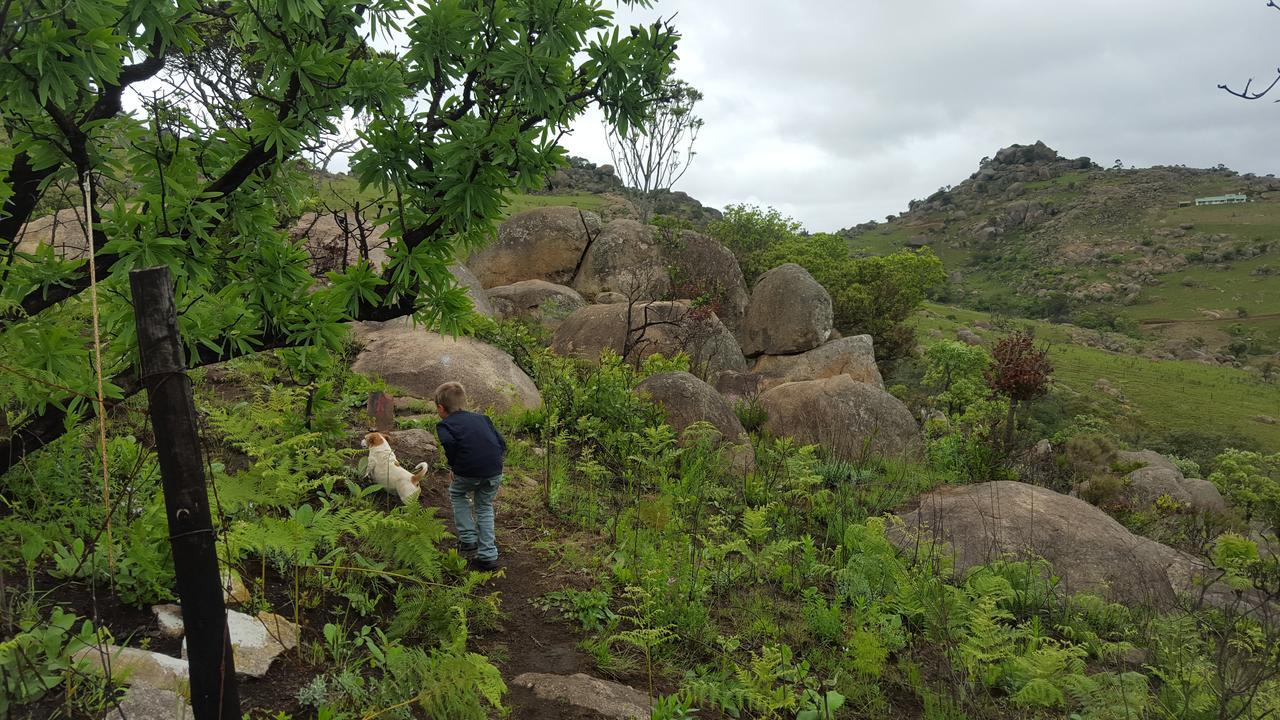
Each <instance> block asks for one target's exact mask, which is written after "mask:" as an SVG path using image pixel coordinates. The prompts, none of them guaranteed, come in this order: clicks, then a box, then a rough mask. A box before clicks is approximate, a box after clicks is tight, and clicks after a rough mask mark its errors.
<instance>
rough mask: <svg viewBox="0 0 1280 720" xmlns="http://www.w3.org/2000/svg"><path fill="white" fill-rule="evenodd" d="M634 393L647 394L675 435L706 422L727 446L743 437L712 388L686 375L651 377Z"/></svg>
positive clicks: (727, 408) (722, 401) (664, 374)
mask: <svg viewBox="0 0 1280 720" xmlns="http://www.w3.org/2000/svg"><path fill="white" fill-rule="evenodd" d="M636 390H637V391H639V392H641V393H643V394H647V395H648V396H649V397H650V398H651V399H652V400H653V401H654V403H656V404H657V405H658V407H660V408H662V411H663V414H665V415H666V418H667V424H668V425H670V426H671V427H673V428H675V431H676V432H677V433H683V432H684V431H685V429H686V428H688V427H689V426H690V425H692V424H694V423H696V422H709V423H711V425H712V426H714V427H715V429H716V430H718V431H720V435H721V436H722V437H723V438H724V439H726V440H728V441H730V442H734V441H737V440H739V439H741V438H742V437H743V436H744V435H745V434H746V430H744V429H743V427H742V423H741V422H740V421H739V420H738V416H737V415H735V414H734V412H733V408H732V407H730V406H729V402H728V401H727V400H725V399H724V398H723V397H722V396H721V395H720V393H718V392H716V391H715V388H713V387H711V386H710V385H708V384H706V383H705V382H703V381H701V380H699V379H698V378H696V377H694V376H693V375H691V374H689V373H687V372H668V373H658V374H656V375H651V376H649V377H648V378H645V380H644V381H643V382H641V383H640V384H639V385H638V386H636Z"/></svg>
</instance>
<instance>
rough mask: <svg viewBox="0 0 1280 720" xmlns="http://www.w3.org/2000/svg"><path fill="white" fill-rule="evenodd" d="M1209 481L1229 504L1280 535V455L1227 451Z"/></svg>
mask: <svg viewBox="0 0 1280 720" xmlns="http://www.w3.org/2000/svg"><path fill="white" fill-rule="evenodd" d="M1209 481H1210V482H1212V483H1213V484H1214V485H1216V486H1217V487H1218V489H1219V490H1221V491H1222V494H1223V496H1225V497H1226V498H1227V500H1228V501H1229V502H1231V503H1232V504H1233V505H1237V506H1239V507H1241V508H1243V509H1244V511H1245V513H1246V514H1247V515H1248V516H1250V517H1252V518H1256V519H1258V520H1261V521H1262V522H1263V523H1265V524H1266V525H1267V527H1268V528H1269V529H1270V531H1271V533H1272V534H1273V535H1277V536H1280V453H1277V454H1274V455H1264V454H1263V453H1259V452H1250V451H1245V450H1228V451H1226V452H1225V453H1223V454H1221V455H1219V456H1218V459H1217V461H1216V462H1215V469H1214V471H1213V474H1211V475H1210V476H1209Z"/></svg>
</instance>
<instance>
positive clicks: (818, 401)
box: [760, 375, 924, 460]
mask: <svg viewBox="0 0 1280 720" xmlns="http://www.w3.org/2000/svg"><path fill="white" fill-rule="evenodd" d="M760 404H761V405H763V406H764V408H765V410H766V411H767V412H768V413H769V419H768V420H767V421H766V422H765V424H764V430H765V431H766V432H768V433H770V434H772V435H775V436H780V437H790V438H793V439H795V440H796V441H797V442H800V443H802V444H806V445H808V444H813V445H821V446H822V447H823V448H825V449H826V450H827V451H829V452H831V453H833V454H835V455H836V456H838V457H841V458H845V459H848V460H858V459H860V458H863V457H865V456H866V455H867V454H868V453H869V454H871V455H878V456H888V457H905V458H918V457H919V456H920V455H921V453H922V451H923V446H924V442H923V440H922V439H921V436H920V428H919V427H918V426H917V425H916V421H915V418H913V417H912V416H911V411H910V410H908V409H907V406H906V405H903V404H902V402H901V401H900V400H898V399H897V398H895V397H894V396H892V395H890V394H889V393H887V392H885V391H884V390H881V389H880V388H878V387H876V386H875V385H871V384H869V383H864V382H857V381H855V380H854V379H853V378H851V377H849V376H848V375H836V376H835V377H830V378H825V379H822V380H805V381H801V382H791V383H785V384H783V385H778V386H777V387H774V388H772V389H770V390H766V391H765V392H764V393H762V394H761V395H760Z"/></svg>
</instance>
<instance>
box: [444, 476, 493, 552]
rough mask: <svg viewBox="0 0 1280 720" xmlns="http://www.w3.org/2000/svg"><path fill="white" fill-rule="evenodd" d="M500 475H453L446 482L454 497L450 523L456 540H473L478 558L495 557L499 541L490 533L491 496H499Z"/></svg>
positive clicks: (461, 541)
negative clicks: (483, 476)
mask: <svg viewBox="0 0 1280 720" xmlns="http://www.w3.org/2000/svg"><path fill="white" fill-rule="evenodd" d="M501 484H502V476H501V475H494V476H493V477H489V478H468V477H461V476H458V475H455V476H454V477H453V482H451V483H449V499H450V500H452V501H453V524H454V525H456V526H457V528H458V542H459V543H462V544H464V545H470V544H471V543H475V544H476V559H477V560H497V559H498V543H497V540H496V539H495V538H494V535H493V499H494V498H495V497H497V496H498V486H499V485H501Z"/></svg>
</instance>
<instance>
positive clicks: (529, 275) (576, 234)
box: [467, 206, 600, 288]
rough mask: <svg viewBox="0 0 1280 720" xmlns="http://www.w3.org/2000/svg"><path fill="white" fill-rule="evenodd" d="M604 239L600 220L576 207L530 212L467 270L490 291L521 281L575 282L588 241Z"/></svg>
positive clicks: (504, 228)
mask: <svg viewBox="0 0 1280 720" xmlns="http://www.w3.org/2000/svg"><path fill="white" fill-rule="evenodd" d="M599 233H600V216H598V215H596V214H595V213H593V212H590V211H588V210H579V209H578V208H575V207H563V206H561V207H545V208H535V209H533V210H526V211H525V212H522V213H519V214H516V215H513V216H511V217H510V218H508V219H507V221H506V222H504V223H502V225H501V226H499V228H498V237H497V239H496V240H495V241H494V242H493V243H491V244H490V245H488V246H487V247H485V248H484V249H483V250H480V251H479V252H477V253H476V254H474V255H472V256H471V258H470V260H468V261H467V266H468V267H470V268H471V271H472V272H474V273H475V275H476V277H477V278H479V279H480V282H481V283H482V284H483V285H484V286H485V287H486V288H490V287H495V286H498V285H510V284H511V283H515V282H520V281H521V280H546V281H547V282H552V283H557V284H559V285H568V284H569V283H571V282H572V281H573V274H574V270H575V269H576V268H577V267H578V263H579V262H580V261H581V260H582V254H583V252H585V251H586V249H587V243H588V242H589V240H588V238H589V237H594V236H596V235H598V234H599Z"/></svg>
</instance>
